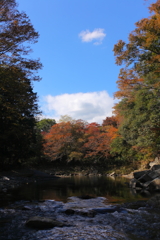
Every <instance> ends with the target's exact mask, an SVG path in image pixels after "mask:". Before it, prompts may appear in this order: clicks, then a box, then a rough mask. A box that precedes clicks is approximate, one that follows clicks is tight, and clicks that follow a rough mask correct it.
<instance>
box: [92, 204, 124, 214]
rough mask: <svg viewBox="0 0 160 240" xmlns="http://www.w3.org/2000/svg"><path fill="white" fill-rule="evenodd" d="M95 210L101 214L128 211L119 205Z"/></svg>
mask: <svg viewBox="0 0 160 240" xmlns="http://www.w3.org/2000/svg"><path fill="white" fill-rule="evenodd" d="M93 210H94V211H95V212H97V213H100V214H105V213H114V212H124V213H126V212H127V211H126V210H125V209H124V208H120V207H117V206H114V207H110V208H94V209H93Z"/></svg>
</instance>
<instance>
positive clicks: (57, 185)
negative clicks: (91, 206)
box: [14, 176, 147, 203]
mask: <svg viewBox="0 0 160 240" xmlns="http://www.w3.org/2000/svg"><path fill="white" fill-rule="evenodd" d="M127 182H128V180H127V179H124V178H116V179H112V178H109V177H98V176H93V177H89V176H88V177H87V176H85V177H84V176H75V177H68V178H57V179H54V180H49V181H43V182H42V181H41V182H35V183H32V184H28V185H25V186H23V188H20V189H18V190H16V192H15V194H14V196H15V200H46V199H53V200H56V201H63V202H67V198H68V197H71V196H77V197H85V196H87V197H105V198H106V199H107V201H108V203H123V202H129V201H134V200H140V199H147V197H146V196H142V195H141V194H135V193H134V192H132V191H131V190H130V189H129V188H128V185H127Z"/></svg>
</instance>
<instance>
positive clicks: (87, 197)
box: [78, 195, 95, 199]
mask: <svg viewBox="0 0 160 240" xmlns="http://www.w3.org/2000/svg"><path fill="white" fill-rule="evenodd" d="M78 198H80V199H91V198H95V197H94V196H90V195H82V196H80V197H78Z"/></svg>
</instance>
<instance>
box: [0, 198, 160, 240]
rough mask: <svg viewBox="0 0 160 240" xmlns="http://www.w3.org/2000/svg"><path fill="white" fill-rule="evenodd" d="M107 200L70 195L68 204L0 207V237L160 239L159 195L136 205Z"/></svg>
mask: <svg viewBox="0 0 160 240" xmlns="http://www.w3.org/2000/svg"><path fill="white" fill-rule="evenodd" d="M104 200H106V199H105V198H100V197H99V198H93V199H80V198H77V197H71V198H69V199H68V202H67V203H62V202H56V201H44V202H32V203H31V202H27V201H26V202H24V201H21V202H16V203H14V204H11V205H10V206H8V207H7V208H1V209H0V239H1V240H7V239H8V240H9V239H10V240H15V239H16V240H28V239H29V240H53V239H54V240H72V239H75V240H76V239H77V240H82V239H83V240H88V239H90V240H98V239H100V240H103V239H107V240H113V239H114V240H133V239H134V240H140V239H143V240H150V239H152V240H159V239H160V231H159V229H160V208H159V202H160V196H159V197H156V199H155V198H154V199H150V201H147V202H145V201H141V203H140V202H137V203H136V202H135V203H134V206H133V203H130V204H129V203H128V204H123V205H117V206H110V205H106V204H105V203H104ZM153 202H156V205H155V206H153V204H152V203H153ZM91 213H92V214H91ZM93 213H94V214H93ZM28 224H29V225H28ZM30 224H31V225H30ZM37 224H38V225H37ZM46 224H47V225H48V224H49V226H47V229H46ZM28 226H29V227H28ZM31 226H32V227H31ZM30 227H31V228H30Z"/></svg>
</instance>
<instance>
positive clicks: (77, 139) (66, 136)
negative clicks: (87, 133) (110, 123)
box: [44, 120, 85, 162]
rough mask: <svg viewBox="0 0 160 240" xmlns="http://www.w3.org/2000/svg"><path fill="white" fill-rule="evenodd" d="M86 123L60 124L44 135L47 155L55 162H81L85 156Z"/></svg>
mask: <svg viewBox="0 0 160 240" xmlns="http://www.w3.org/2000/svg"><path fill="white" fill-rule="evenodd" d="M84 127H85V125H84V123H83V121H82V120H77V121H74V123H72V122H69V121H68V122H60V123H57V124H55V125H53V126H52V128H51V130H50V132H49V133H47V134H45V135H44V139H45V144H44V150H45V155H46V156H47V157H49V158H50V160H51V161H54V160H65V161H66V162H68V161H71V160H81V159H82V156H83V152H82V145H83V134H84Z"/></svg>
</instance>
